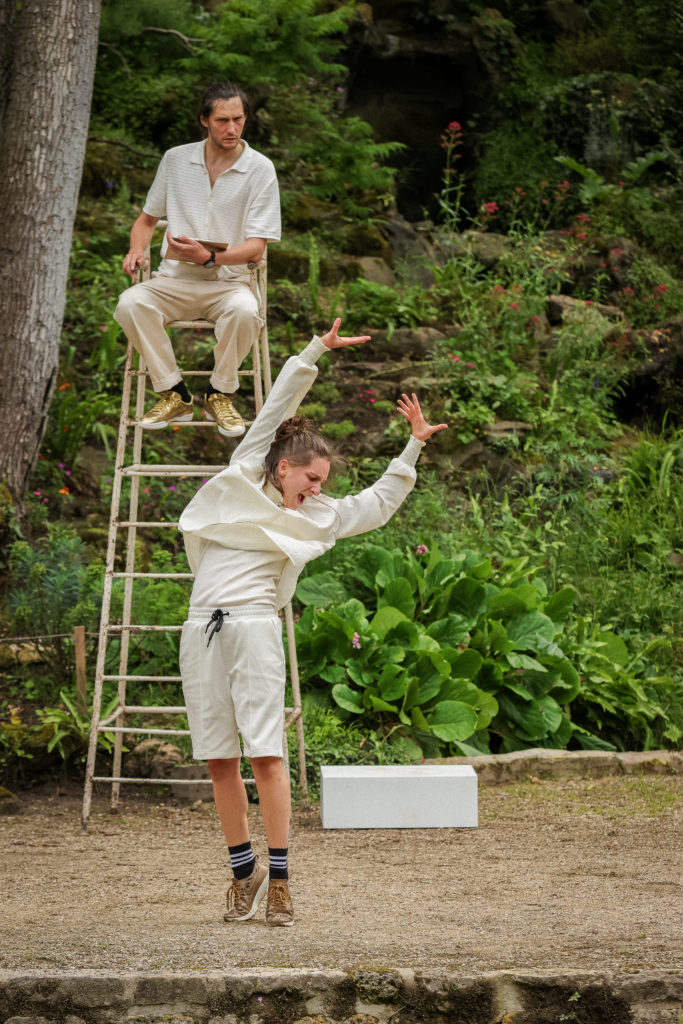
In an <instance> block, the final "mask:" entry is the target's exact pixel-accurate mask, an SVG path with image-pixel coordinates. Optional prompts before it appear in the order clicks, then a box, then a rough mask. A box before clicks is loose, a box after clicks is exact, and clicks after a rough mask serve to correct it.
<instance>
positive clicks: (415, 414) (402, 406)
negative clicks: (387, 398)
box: [396, 394, 448, 441]
mask: <svg viewBox="0 0 683 1024" xmlns="http://www.w3.org/2000/svg"><path fill="white" fill-rule="evenodd" d="M396 408H397V410H398V412H400V414H401V416H403V418H404V419H406V420H408V423H410V426H411V427H412V432H413V437H416V438H417V439H418V441H426V440H427V439H428V438H430V437H431V436H432V434H436V432H437V430H446V428H447V427H448V424H447V423H438V424H437V425H436V426H434V427H433V426H431V425H430V424H429V423H427V421H426V420H425V418H424V416H423V415H422V409H421V408H420V403H419V402H418V400H417V395H416V394H413V397H412V398H408V396H407V395H401V397H400V398H399V400H398V401H397V403H396Z"/></svg>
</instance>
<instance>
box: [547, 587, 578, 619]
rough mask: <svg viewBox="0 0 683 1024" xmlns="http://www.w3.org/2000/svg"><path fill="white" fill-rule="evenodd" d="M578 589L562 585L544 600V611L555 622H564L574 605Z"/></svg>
mask: <svg viewBox="0 0 683 1024" xmlns="http://www.w3.org/2000/svg"><path fill="white" fill-rule="evenodd" d="M575 598H576V591H575V590H574V588H573V587H562V590H558V591H557V593H555V594H553V595H552V596H551V597H549V598H548V600H547V601H544V602H543V611H544V613H545V614H546V615H547V616H548V618H550V619H552V620H553V622H564V621H565V619H566V618H567V616H568V615H569V613H570V611H571V610H572V608H573V607H574V599H575Z"/></svg>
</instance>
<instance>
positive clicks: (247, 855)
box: [228, 842, 256, 878]
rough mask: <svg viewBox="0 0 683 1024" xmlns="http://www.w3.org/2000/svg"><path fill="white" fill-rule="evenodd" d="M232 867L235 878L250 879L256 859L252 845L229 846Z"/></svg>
mask: <svg viewBox="0 0 683 1024" xmlns="http://www.w3.org/2000/svg"><path fill="white" fill-rule="evenodd" d="M228 853H229V854H230V866H231V867H232V873H233V875H234V876H235V878H248V877H249V875H250V874H251V873H252V871H253V870H254V865H255V864H256V858H255V857H254V851H253V850H252V848H251V843H250V842H246V843H240V844H239V846H229V847H228Z"/></svg>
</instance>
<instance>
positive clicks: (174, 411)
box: [138, 391, 192, 430]
mask: <svg viewBox="0 0 683 1024" xmlns="http://www.w3.org/2000/svg"><path fill="white" fill-rule="evenodd" d="M191 419H192V399H190V401H189V402H183V400H182V398H181V397H180V395H179V394H178V392H177V391H162V392H161V393H160V395H159V401H158V402H157V404H156V405H155V406H153V407H152V408H151V409H150V410H149V412H146V413H145V415H144V416H143V417H142V419H140V420H139V421H138V422H139V424H140V426H141V427H144V428H145V430H161V428H162V427H167V426H168V425H169V423H187V422H188V421H189V420H191Z"/></svg>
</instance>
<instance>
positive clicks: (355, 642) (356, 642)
mask: <svg viewBox="0 0 683 1024" xmlns="http://www.w3.org/2000/svg"><path fill="white" fill-rule="evenodd" d="M351 646H352V647H355V649H356V650H357V651H359V650H360V635H359V634H358V633H354V634H353V636H352V637H351Z"/></svg>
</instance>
